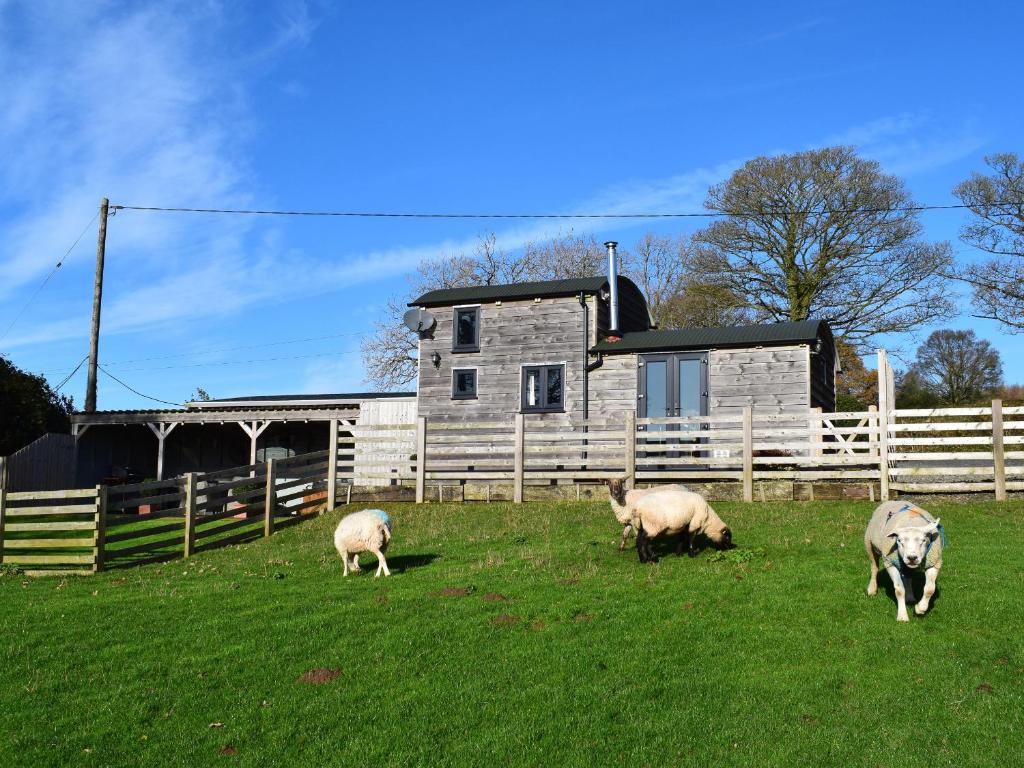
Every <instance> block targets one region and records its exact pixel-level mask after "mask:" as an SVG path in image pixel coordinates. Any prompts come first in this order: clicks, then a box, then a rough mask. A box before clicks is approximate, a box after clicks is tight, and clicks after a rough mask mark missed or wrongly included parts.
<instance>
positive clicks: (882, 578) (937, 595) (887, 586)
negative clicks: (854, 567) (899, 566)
mask: <svg viewBox="0 0 1024 768" xmlns="http://www.w3.org/2000/svg"><path fill="white" fill-rule="evenodd" d="M865 570H866V569H865ZM910 578H911V583H912V584H913V585H914V597H915V598H916V599H915V600H914V602H910V600H907V608H913V607H914V606H915V605H917V603H918V601H919V600H920V599H921V595H923V594H924V582H925V575H924V571H912V572H911V577H910ZM941 578H942V572H941V571H940V572H939V579H936V581H935V592H934V594H932V599H931V603H930V604H929V605H928V613H931V612H932V611H933V610H934V609H935V605H936V604H937V603H938V602H939V600H940V599H941V598H942V587H941V586H940V583H941V582H940V579H941ZM878 588H879V590H885V596H886V597H888V598H889V602H891V603H892V604H893V606H895V605H896V590H895V589H894V588H893V585H892V579H891V578H889V572H888V571H887V570H885V569H884V568H883V569H881V570H879V571H878ZM925 615H926V616H927V615H928V614H927V613H926V614H925Z"/></svg>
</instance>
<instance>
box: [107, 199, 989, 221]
mask: <svg viewBox="0 0 1024 768" xmlns="http://www.w3.org/2000/svg"><path fill="white" fill-rule="evenodd" d="M1004 204H1005V203H993V205H1004ZM970 207H971V206H969V205H964V204H962V203H958V204H950V205H901V206H894V207H891V208H890V207H878V208H808V209H806V210H799V209H796V210H785V209H782V210H770V209H769V210H765V211H759V212H757V214H750V213H745V212H723V211H694V212H688V213H395V212H385V211H280V210H269V209H268V210H263V209H247V208H181V207H170V206H158V205H112V206H111V208H113V209H114V210H118V211H158V212H163V213H221V214H238V215H243V216H326V217H341V218H366V219H697V218H719V217H729V216H740V217H745V216H752V215H772V216H798V215H799V216H809V215H815V214H818V215H823V214H827V213H832V214H853V213H919V212H922V211H950V210H960V209H965V208H970Z"/></svg>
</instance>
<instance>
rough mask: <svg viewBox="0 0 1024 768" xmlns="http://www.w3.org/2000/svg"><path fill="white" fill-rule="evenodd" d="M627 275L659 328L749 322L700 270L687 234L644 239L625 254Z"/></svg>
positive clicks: (740, 306)
mask: <svg viewBox="0 0 1024 768" xmlns="http://www.w3.org/2000/svg"><path fill="white" fill-rule="evenodd" d="M626 274H627V276H628V277H630V278H631V279H632V280H633V282H635V283H636V284H637V286H638V287H639V288H640V290H641V291H642V292H643V294H644V296H645V297H646V299H647V306H648V307H649V308H650V311H651V318H652V319H653V320H654V323H655V324H656V325H657V326H658V327H659V328H686V327H693V326H697V327H715V326H722V325H737V324H739V323H744V322H748V321H749V320H750V319H751V312H750V310H749V309H748V308H747V306H746V303H745V301H744V300H743V298H742V297H740V296H737V295H736V294H735V293H733V292H732V291H731V290H730V289H729V287H728V286H726V285H723V284H721V283H720V282H715V281H714V278H713V276H709V275H706V274H704V273H703V272H702V271H701V264H700V262H699V260H698V259H697V257H696V254H695V252H694V249H693V247H692V245H691V241H690V239H689V238H687V237H686V236H680V237H677V238H674V239H673V238H670V237H666V236H664V235H654V234H650V233H648V234H646V235H644V236H643V237H641V238H640V240H639V241H638V242H637V243H636V245H635V246H633V249H632V251H631V252H630V257H629V260H628V267H627V268H626Z"/></svg>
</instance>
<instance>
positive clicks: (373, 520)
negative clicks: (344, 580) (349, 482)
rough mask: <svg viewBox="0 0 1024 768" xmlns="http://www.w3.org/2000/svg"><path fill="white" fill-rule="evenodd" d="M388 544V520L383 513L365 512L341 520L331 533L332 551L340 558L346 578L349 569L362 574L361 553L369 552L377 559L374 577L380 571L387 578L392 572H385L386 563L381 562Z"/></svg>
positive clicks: (389, 525)
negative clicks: (332, 534)
mask: <svg viewBox="0 0 1024 768" xmlns="http://www.w3.org/2000/svg"><path fill="white" fill-rule="evenodd" d="M390 541H391V518H390V517H388V513H387V512H385V511H384V510H382V509H364V510H362V511H361V512H353V513H352V514H351V515H346V516H345V517H343V518H342V519H341V522H340V523H338V527H337V528H336V529H335V531H334V547H335V549H337V550H338V554H339V555H341V562H342V564H343V566H344V569H345V572H344V575H345V576H348V572H349V569H350V568H351V569H352V570H353V571H358V570H361V569H360V568H359V553H360V552H372V553H373V554H374V555H376V556H377V572H376V573H375V574H374V576H375V577H376V576H380V574H381V571H383V572H384V575H385V576H390V575H391V571H389V570H388V564H387V561H386V560H385V559H384V550H386V549H387V548H388V543H389V542H390ZM350 555H351V558H352V560H351V563H349V556H350Z"/></svg>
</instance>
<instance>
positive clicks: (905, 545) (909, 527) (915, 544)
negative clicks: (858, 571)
mask: <svg viewBox="0 0 1024 768" xmlns="http://www.w3.org/2000/svg"><path fill="white" fill-rule="evenodd" d="M942 545H943V535H942V526H941V525H940V524H939V518H937V517H932V516H931V515H929V514H928V513H927V512H925V511H924V510H923V509H921V508H920V507H918V506H916V505H914V504H907V503H905V502H902V501H886V502H883V503H882V504H880V505H879V506H878V509H876V510H875V512H874V514H873V515H871V520H870V521H869V522H868V527H867V530H866V531H864V549H866V550H867V553H868V559H869V560H870V562H871V577H870V578H869V579H868V594H869V595H874V594H875V593H876V592H878V558H879V557H881V558H882V562H883V563H884V564H885V570H886V571H887V572H888V573H889V578H890V579H892V587H893V591H894V592H895V593H896V621H910V617H909V616H908V615H907V600H908V599H909V600H910V602H914V586H913V583H912V577H913V573H912V572H913V571H917V570H920V569H921V568H922V567H924V569H925V571H924V572H925V583H924V594H923V595H922V596H921V600H920V602H918V604H917V605H916V606H914V613H916V614H917V615H918V616H923V615H924V613H925V612H926V611H927V610H928V604H929V603H930V602H931V599H932V595H933V594H935V580H936V579H937V578H938V576H939V570H940V569H941V568H942Z"/></svg>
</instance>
